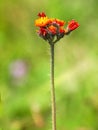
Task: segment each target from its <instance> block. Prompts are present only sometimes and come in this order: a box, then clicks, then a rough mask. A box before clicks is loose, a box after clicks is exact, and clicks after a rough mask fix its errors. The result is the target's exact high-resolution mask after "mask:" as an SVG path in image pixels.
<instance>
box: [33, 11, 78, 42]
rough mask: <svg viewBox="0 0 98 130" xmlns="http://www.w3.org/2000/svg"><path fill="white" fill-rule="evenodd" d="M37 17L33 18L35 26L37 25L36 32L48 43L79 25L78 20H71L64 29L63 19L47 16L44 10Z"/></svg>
mask: <svg viewBox="0 0 98 130" xmlns="http://www.w3.org/2000/svg"><path fill="white" fill-rule="evenodd" d="M38 17H39V18H38V19H36V20H35V26H37V27H39V30H38V31H37V32H38V34H39V36H40V37H42V38H43V39H44V40H46V41H48V42H49V43H50V44H54V43H56V42H57V41H59V40H60V39H61V38H62V37H63V36H64V35H67V34H69V33H70V32H71V31H73V30H75V29H76V28H77V27H79V24H78V22H76V21H75V20H71V21H70V22H69V23H68V26H67V28H66V29H65V28H64V25H65V21H63V20H60V19H56V18H48V17H47V16H46V14H45V13H44V12H42V13H39V14H38ZM55 37H56V38H55Z"/></svg>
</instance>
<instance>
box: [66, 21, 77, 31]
mask: <svg viewBox="0 0 98 130" xmlns="http://www.w3.org/2000/svg"><path fill="white" fill-rule="evenodd" d="M78 27H79V24H78V22H76V21H75V20H71V21H70V22H69V23H68V29H69V30H70V31H73V30H75V29H76V28H78Z"/></svg>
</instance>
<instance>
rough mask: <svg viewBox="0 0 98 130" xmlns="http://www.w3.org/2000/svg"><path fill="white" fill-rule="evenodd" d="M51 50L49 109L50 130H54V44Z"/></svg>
mask: <svg viewBox="0 0 98 130" xmlns="http://www.w3.org/2000/svg"><path fill="white" fill-rule="evenodd" d="M50 49H51V57H50V58H51V59H50V60H51V61H50V64H51V107H52V130H56V101H55V87H54V44H50Z"/></svg>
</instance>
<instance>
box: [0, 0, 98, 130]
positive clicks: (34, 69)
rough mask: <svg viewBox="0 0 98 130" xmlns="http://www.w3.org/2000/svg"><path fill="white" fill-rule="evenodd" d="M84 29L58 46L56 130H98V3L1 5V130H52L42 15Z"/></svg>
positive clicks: (13, 0) (30, 0) (18, 0)
mask: <svg viewBox="0 0 98 130" xmlns="http://www.w3.org/2000/svg"><path fill="white" fill-rule="evenodd" d="M42 11H44V12H46V14H47V16H49V17H54V18H59V19H62V20H65V21H66V22H68V21H69V20H71V19H75V20H76V21H78V22H79V23H80V27H79V28H78V29H77V30H75V31H74V32H72V33H71V34H70V35H69V36H65V37H64V38H63V39H61V40H60V41H59V42H58V43H57V44H56V46H55V88H56V103H57V129H58V130H98V100H97V99H98V36H97V35H98V1H97V0H73V1H72V0H52V1H51V0H50V1H47V0H40V1H36V0H27V1H26V0H9V1H7V0H5V1H4V0H0V97H1V101H0V130H39V129H40V130H51V102H50V101H51V100H50V64H49V62H50V54H49V45H48V44H47V43H46V42H45V41H44V40H43V39H41V38H40V37H38V35H37V34H36V29H37V28H36V27H35V25H34V21H35V19H36V18H37V14H38V13H39V12H42Z"/></svg>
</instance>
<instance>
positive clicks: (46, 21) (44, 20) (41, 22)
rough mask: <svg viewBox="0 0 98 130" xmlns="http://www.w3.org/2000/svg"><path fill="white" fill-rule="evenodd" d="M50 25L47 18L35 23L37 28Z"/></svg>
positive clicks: (41, 18)
mask: <svg viewBox="0 0 98 130" xmlns="http://www.w3.org/2000/svg"><path fill="white" fill-rule="evenodd" d="M49 23H51V20H50V19H49V18H48V17H40V18H39V19H37V20H36V21H35V26H37V27H44V26H46V25H48V24H49Z"/></svg>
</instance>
